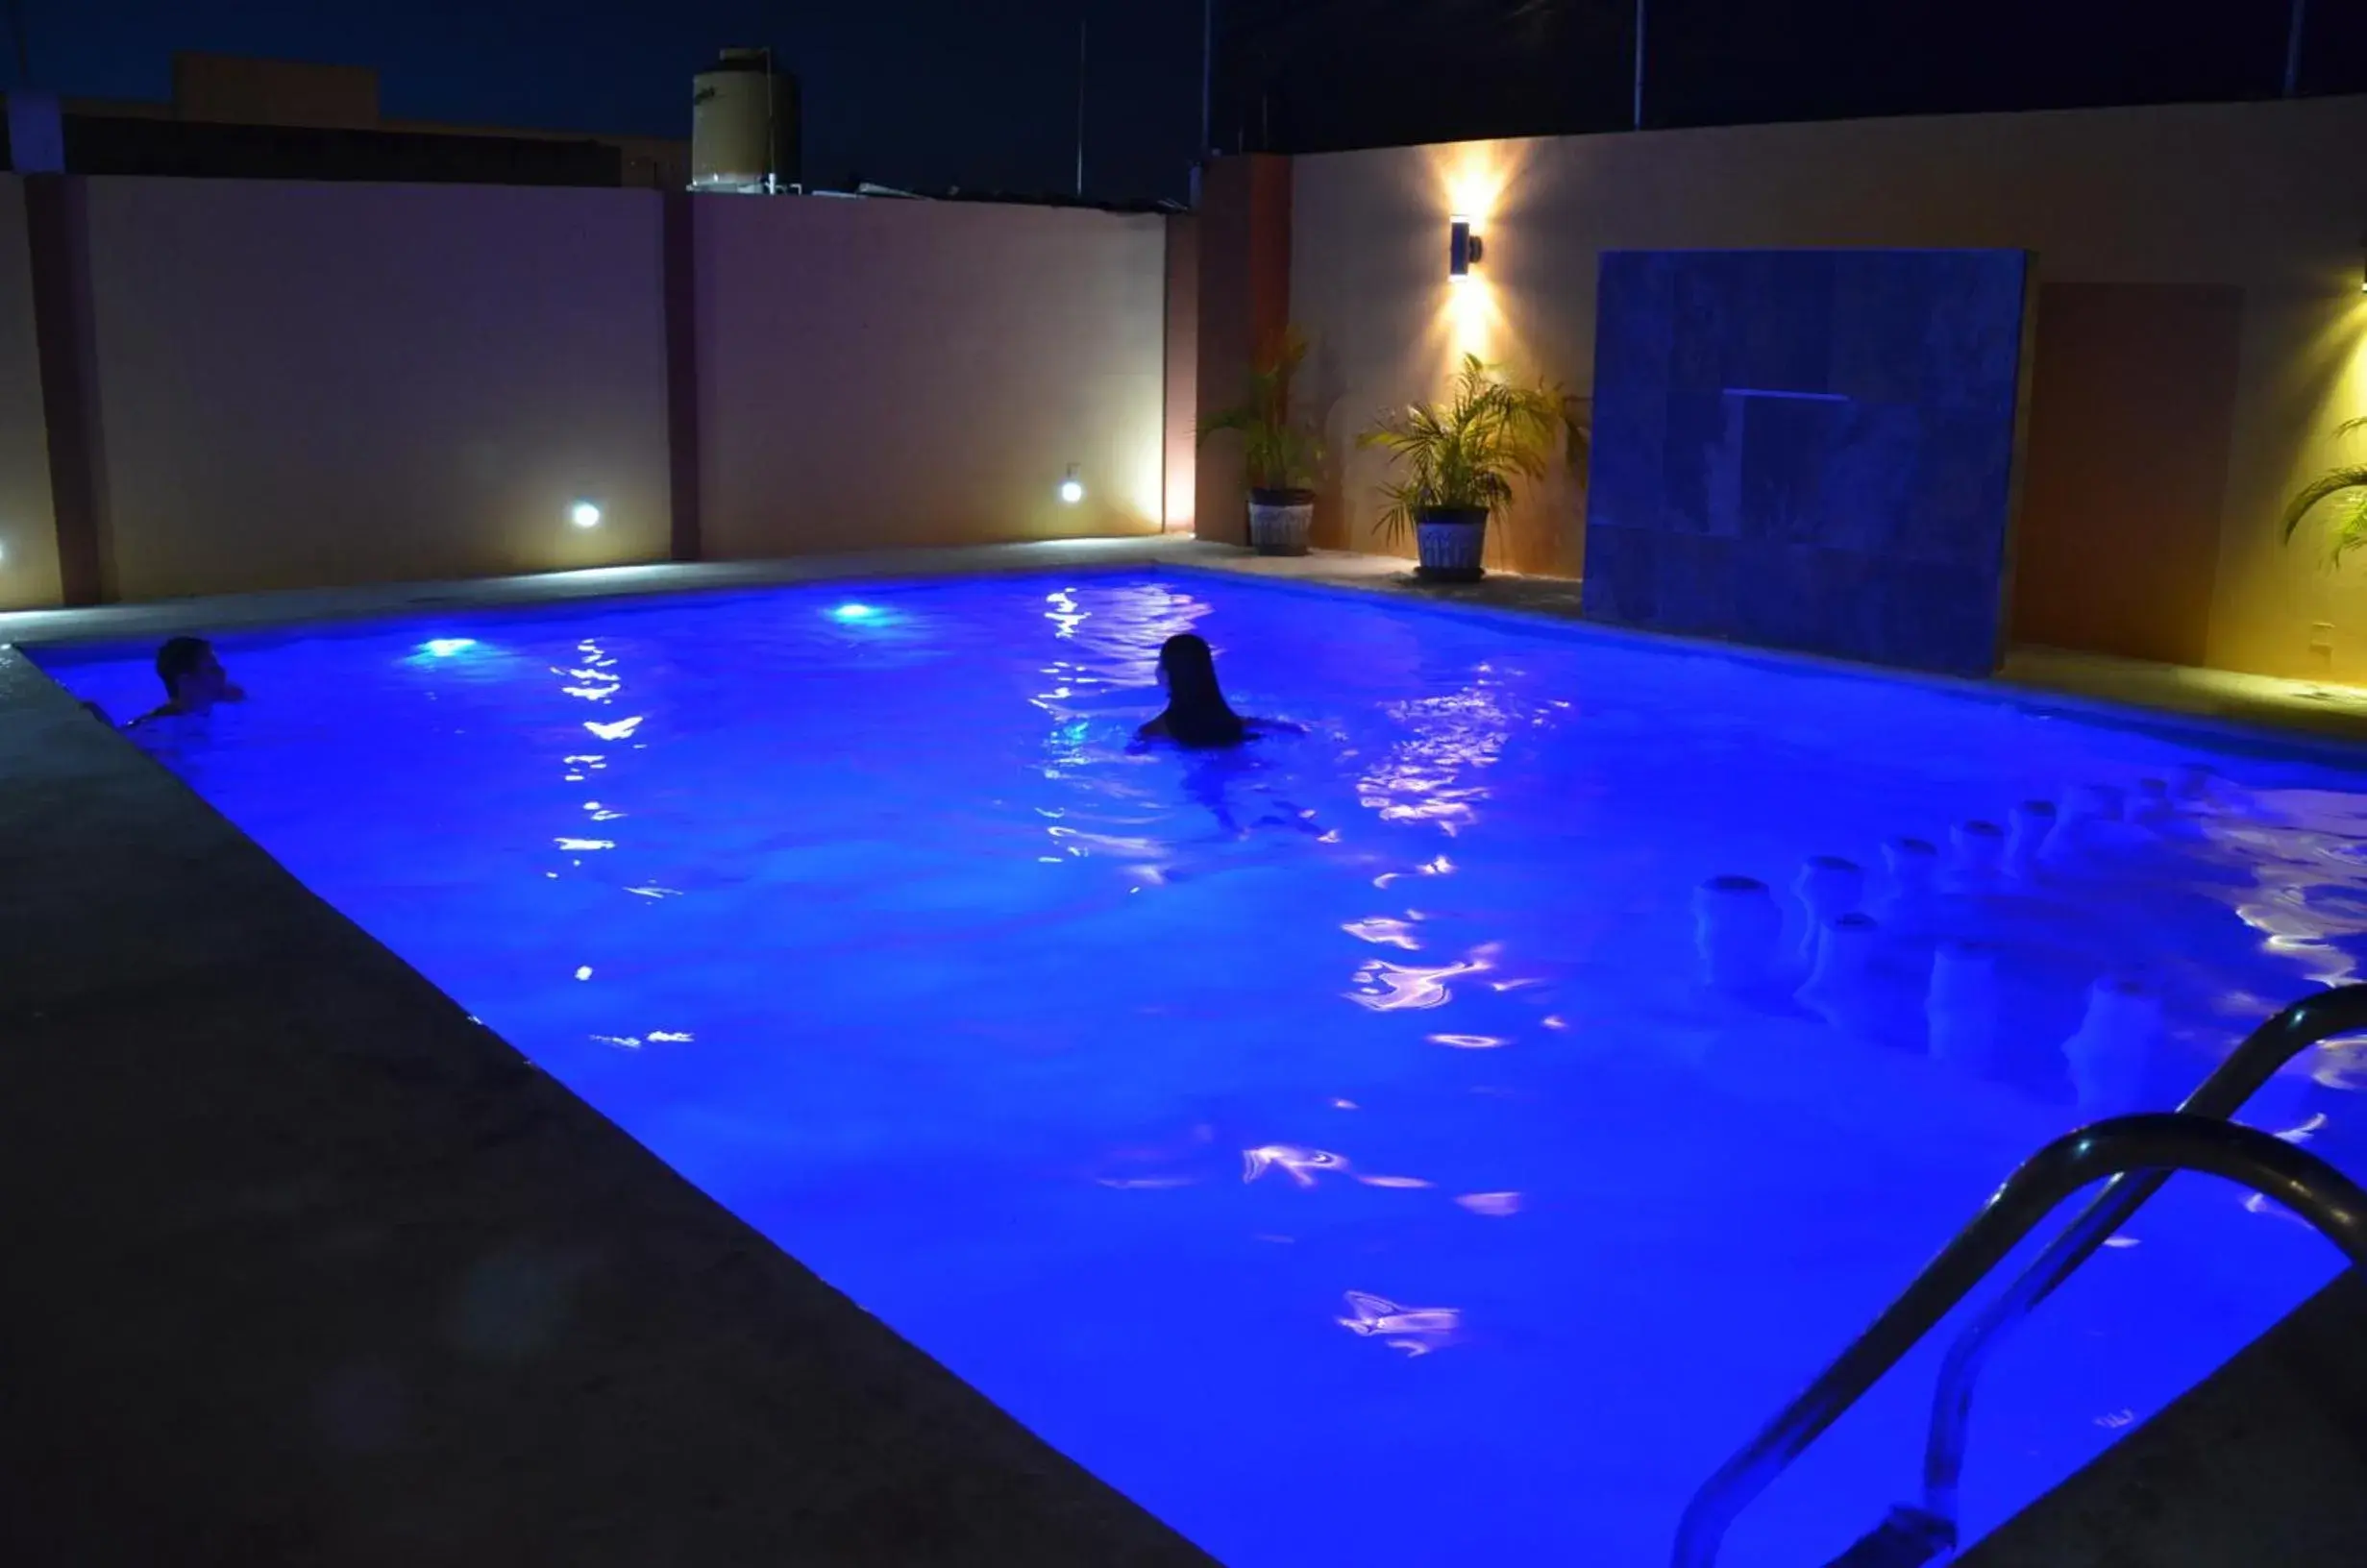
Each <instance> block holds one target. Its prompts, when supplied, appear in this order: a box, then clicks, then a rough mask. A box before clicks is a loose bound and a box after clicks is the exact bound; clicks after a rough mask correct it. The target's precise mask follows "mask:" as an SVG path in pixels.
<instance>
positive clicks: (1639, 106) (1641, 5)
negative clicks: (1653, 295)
mask: <svg viewBox="0 0 2367 1568" xmlns="http://www.w3.org/2000/svg"><path fill="white" fill-rule="evenodd" d="M1649 3H1650V0H1636V120H1635V129H1637V130H1639V131H1640V130H1642V129H1643V23H1644V15H1643V13H1644V10H1645V8H1646V7H1647V6H1648V5H1649ZM2300 3H2301V0H2294V4H2296V5H2299V4H2300Z"/></svg>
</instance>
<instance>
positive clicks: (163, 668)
mask: <svg viewBox="0 0 2367 1568" xmlns="http://www.w3.org/2000/svg"><path fill="white" fill-rule="evenodd" d="M156 673H157V678H158V679H159V680H160V681H162V682H163V683H164V695H165V696H166V697H168V698H171V699H172V701H173V702H174V703H175V704H176V705H177V706H180V707H183V708H189V709H196V710H203V709H206V708H210V707H211V706H213V704H215V703H216V702H219V701H221V700H222V699H223V698H225V697H226V696H227V695H228V694H229V692H230V676H229V674H226V673H225V672H224V671H223V669H222V661H221V660H220V659H218V658H216V657H214V652H213V645H212V644H211V643H210V642H208V641H206V639H204V638H203V637H175V638H173V639H171V640H170V641H168V642H167V643H165V645H164V646H163V647H162V648H160V649H157V650H156Z"/></svg>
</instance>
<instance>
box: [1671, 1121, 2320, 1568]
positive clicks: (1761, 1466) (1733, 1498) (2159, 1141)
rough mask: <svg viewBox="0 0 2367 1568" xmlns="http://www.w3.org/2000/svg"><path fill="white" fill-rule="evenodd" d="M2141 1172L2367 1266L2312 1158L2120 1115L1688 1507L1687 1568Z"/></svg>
mask: <svg viewBox="0 0 2367 1568" xmlns="http://www.w3.org/2000/svg"><path fill="white" fill-rule="evenodd" d="M2132 1170H2149V1171H2153V1170H2199V1171H2204V1172H2207V1173H2208V1174H2210V1175H2214V1176H2221V1177H2225V1178H2226V1179H2227V1180H2229V1181H2231V1182H2234V1183H2237V1184H2238V1185H2240V1186H2243V1187H2248V1188H2252V1189H2253V1190H2254V1191H2256V1192H2258V1193H2260V1194H2262V1195H2263V1196H2265V1197H2269V1198H2273V1199H2275V1200H2276V1201H2277V1202H2279V1203H2281V1204H2282V1205H2283V1206H2284V1207H2286V1208H2287V1209H2290V1210H2292V1211H2293V1213H2296V1214H2298V1215H2300V1216H2301V1217H2302V1218H2303V1219H2305V1220H2306V1221H2308V1222H2309V1223H2310V1224H2311V1225H2313V1226H2315V1227H2316V1228H2317V1229H2318V1231H2319V1232H2320V1234H2322V1235H2324V1236H2325V1237H2327V1238H2328V1239H2329V1240H2330V1241H2332V1242H2333V1243H2334V1244H2335V1245H2336V1246H2338V1247H2340V1248H2341V1249H2342V1250H2343V1252H2344V1253H2345V1254H2347V1255H2348V1256H2349V1257H2350V1259H2351V1261H2352V1262H2355V1263H2359V1264H2362V1265H2367V1192H2362V1191H2361V1190H2360V1189H2359V1188H2358V1187H2357V1185H2356V1184H2355V1183H2354V1182H2353V1181H2352V1180H2351V1179H2350V1178H2349V1177H2347V1176H2345V1175H2343V1174H2342V1173H2341V1172H2340V1171H2338V1170H2336V1169H2334V1167H2333V1166H2331V1165H2330V1164H2327V1163H2326V1162H2325V1161H2323V1160H2320V1159H2319V1158H2318V1157H2317V1156H2316V1155H2313V1154H2311V1153H2309V1152H2308V1151H2307V1150H2305V1149H2301V1148H2297V1147H2295V1146H2294V1145H2293V1144H2290V1143H2287V1142H2284V1141H2283V1140H2282V1139H2277V1138H2274V1137H2271V1136H2270V1135H2269V1134H2267V1133H2263V1132H2260V1131H2258V1130H2256V1129H2255V1128H2251V1127H2246V1126H2243V1125H2241V1124H2240V1123H2236V1122H2231V1121H2225V1120H2220V1119H2217V1118H2214V1117H2211V1116H2206V1115H2193V1114H2191V1113H2186V1112H2177V1111H2170V1112H2157V1113H2154V1114H2151V1115H2136V1116H2118V1117H2115V1118H2113V1119H2111V1120H2109V1121H2100V1122H2098V1123H2096V1124H2095V1125H2094V1126H2092V1127H2087V1128H2083V1129H2082V1130H2081V1131H2079V1132H2075V1133H2069V1134H2066V1135H2064V1136H2063V1137H2061V1138H2059V1139H2056V1140H2055V1141H2054V1142H2052V1143H2049V1144H2048V1145H2047V1146H2046V1147H2045V1148H2043V1149H2040V1150H2039V1151H2038V1152H2037V1153H2036V1154H2034V1155H2033V1156H2031V1157H2030V1158H2029V1159H2028V1160H2026V1161H2024V1162H2023V1163H2022V1164H2021V1165H2020V1166H2019V1167H2018V1168H2016V1169H2015V1171H2014V1172H2013V1174H2012V1175H2010V1176H2009V1177H2007V1178H2006V1183H2005V1185H2004V1186H2003V1187H2001V1188H1998V1189H1997V1193H1996V1195H1995V1196H1994V1197H1992V1198H1990V1199H1989V1201H1988V1202H1987V1203H1986V1204H1985V1206H1983V1208H1982V1210H1981V1213H1979V1214H1977V1215H1975V1216H1974V1217H1973V1221H1972V1223H1971V1224H1969V1225H1967V1226H1965V1227H1964V1229H1963V1230H1961V1231H1960V1232H1958V1233H1957V1237H1956V1239H1955V1240H1953V1241H1951V1242H1949V1243H1948V1245H1947V1246H1946V1247H1945V1248H1943V1249H1941V1251H1940V1254H1939V1256H1938V1257H1936V1258H1935V1259H1933V1260H1932V1261H1931V1262H1930V1263H1928V1264H1926V1265H1925V1266H1924V1269H1923V1272H1922V1273H1921V1274H1918V1275H1917V1276H1916V1277H1915V1281H1914V1283H1913V1284H1912V1285H1910V1286H1908V1287H1907V1290H1906V1293H1905V1294H1903V1295H1901V1296H1900V1297H1899V1298H1898V1300H1897V1301H1895V1302H1893V1303H1891V1305H1890V1307H1889V1309H1888V1310H1887V1311H1885V1312H1884V1313H1883V1314H1882V1315H1881V1316H1880V1317H1878V1318H1876V1319H1875V1320H1874V1322H1873V1326H1872V1327H1870V1328H1868V1329H1867V1330H1866V1331H1865V1333H1863V1334H1862V1335H1859V1336H1858V1340H1857V1342H1856V1343H1855V1344H1852V1345H1851V1346H1850V1347H1849V1348H1848V1349H1847V1350H1845V1351H1843V1352H1842V1353H1841V1355H1840V1358H1839V1359H1838V1360H1836V1361H1835V1362H1834V1363H1833V1364H1832V1365H1831V1366H1830V1367H1828V1368H1826V1369H1825V1371H1824V1373H1823V1374H1822V1375H1821V1376H1820V1377H1818V1378H1817V1379H1816V1381H1815V1382H1814V1383H1812V1384H1809V1386H1808V1388H1807V1390H1806V1391H1805V1392H1803V1393H1802V1394H1801V1395H1800V1396H1799V1397H1798V1398H1797V1399H1795V1400H1793V1401H1792V1402H1791V1404H1789V1405H1788V1406H1787V1407H1786V1408H1785V1409H1784V1410H1783V1411H1782V1412H1781V1413H1780V1414H1778V1415H1777V1416H1776V1418H1775V1419H1774V1420H1773V1421H1771V1422H1769V1423H1768V1424H1767V1426H1766V1427H1765V1428H1764V1429H1763V1430H1762V1431H1761V1433H1759V1435H1758V1436H1756V1437H1754V1438H1752V1439H1751V1441H1750V1442H1749V1443H1748V1444H1747V1445H1746V1446H1745V1447H1744V1448H1743V1449H1742V1451H1741V1452H1740V1453H1738V1454H1737V1455H1736V1456H1735V1457H1734V1458H1731V1459H1728V1460H1727V1461H1726V1462H1725V1464H1723V1465H1721V1466H1720V1467H1719V1468H1718V1471H1717V1474H1715V1475H1714V1476H1712V1477H1711V1478H1710V1479H1709V1481H1708V1482H1705V1483H1704V1484H1703V1485H1702V1487H1701V1489H1700V1490H1699V1491H1697V1492H1695V1493H1694V1494H1693V1499H1692V1501H1691V1502H1690V1503H1689V1504H1688V1505H1686V1509H1685V1516H1684V1518H1683V1519H1682V1520H1681V1521H1680V1522H1679V1523H1678V1526H1677V1542H1676V1551H1675V1553H1674V1555H1673V1556H1672V1558H1671V1560H1672V1561H1673V1563H1674V1564H1675V1568H1711V1565H1712V1564H1714V1563H1715V1562H1716V1561H1717V1552H1718V1547H1719V1544H1720V1543H1721V1542H1722V1541H1724V1539H1725V1536H1726V1530H1727V1527H1728V1526H1729V1525H1731V1524H1733V1523H1734V1520H1735V1518H1736V1516H1737V1515H1738V1514H1739V1513H1740V1512H1741V1511H1742V1510H1743V1509H1744V1508H1745V1507H1749V1506H1750V1504H1751V1502H1752V1501H1753V1500H1754V1499H1756V1498H1757V1497H1758V1496H1759V1494H1760V1493H1762V1492H1763V1491H1765V1490H1766V1488H1767V1486H1768V1485H1769V1484H1770V1483H1771V1482H1773V1481H1774V1480H1775V1478H1776V1477H1777V1476H1778V1475H1780V1474H1782V1473H1783V1471H1784V1469H1785V1467H1786V1466H1788V1464H1790V1462H1791V1461H1792V1460H1793V1459H1794V1458H1798V1456H1799V1454H1800V1452H1801V1451H1802V1450H1803V1449H1805V1448H1807V1447H1808V1445H1809V1444H1810V1443H1812V1442H1813V1441H1815V1439H1816V1438H1817V1436H1818V1435H1819V1434H1820V1433H1823V1432H1824V1430H1825V1429H1826V1428H1827V1427H1830V1426H1831V1425H1832V1424H1833V1423H1834V1421H1835V1420H1837V1418H1838V1417H1839V1416H1840V1414H1841V1412H1842V1411H1843V1410H1846V1409H1848V1408H1849V1407H1850V1406H1851V1405H1853V1404H1855V1403H1856V1402H1857V1400H1858V1398H1859V1396H1860V1395H1862V1394H1863V1393H1864V1392H1865V1391H1866V1389H1868V1388H1870V1387H1872V1386H1873V1385H1874V1384H1875V1383H1876V1382H1877V1381H1878V1380H1879V1379H1880V1378H1881V1377H1882V1375H1883V1374H1884V1373H1886V1372H1887V1371H1889V1370H1890V1368H1891V1367H1893V1366H1895V1365H1897V1364H1898V1362H1899V1359H1900V1358H1901V1357H1903V1356H1905V1355H1906V1354H1907V1352H1908V1351H1909V1350H1910V1349H1911V1348H1912V1347H1913V1346H1914V1344H1915V1343H1916V1342H1917V1341H1918V1340H1920V1339H1921V1338H1922V1337H1923V1336H1924V1335H1926V1334H1929V1333H1930V1332H1931V1330H1932V1326H1933V1325H1934V1324H1936V1323H1937V1322H1938V1321H1939V1320H1940V1319H1941V1318H1942V1317H1944V1316H1946V1315H1947V1313H1948V1311H1949V1310H1950V1309H1951V1308H1953V1307H1954V1306H1955V1305H1956V1304H1957V1303H1958V1302H1959V1301H1960V1300H1962V1299H1963V1297H1964V1295H1965V1293H1966V1292H1967V1291H1969V1290H1971V1289H1972V1288H1973V1286H1976V1285H1978V1284H1980V1283H1981V1281H1982V1280H1983V1279H1984V1278H1985V1277H1986V1276H1987V1274H1988V1272H1989V1271H1990V1270H1991V1269H1993V1268H1995V1267H1996V1266H1997V1265H1998V1263H1999V1262H2002V1261H2004V1259H2005V1257H2006V1256H2007V1254H2008V1253H2009V1252H2011V1251H2012V1250H2013V1248H2014V1246H2015V1245H2016V1244H2017V1243H2019V1242H2020V1241H2021V1240H2022V1238H2023V1237H2027V1236H2028V1235H2029V1234H2030V1233H2031V1232H2032V1231H2033V1230H2035V1229H2036V1228H2037V1227H2038V1225H2039V1223H2040V1222H2041V1221H2043V1220H2044V1219H2045V1218H2046V1217H2047V1215H2048V1214H2050V1213H2054V1212H2055V1210H2056V1209H2057V1208H2059V1206H2060V1205H2061V1204H2062V1202H2063V1200H2064V1199H2066V1198H2068V1197H2070V1196H2071V1195H2072V1194H2073V1193H2074V1192H2077V1191H2078V1190H2079V1189H2080V1188H2083V1187H2085V1186H2086V1185H2087V1184H2088V1183H2090V1182H2092V1181H2096V1180H2098V1179H2099V1178H2102V1177H2106V1176H2113V1175H2118V1174H2120V1173H2121V1172H2124V1171H2132Z"/></svg>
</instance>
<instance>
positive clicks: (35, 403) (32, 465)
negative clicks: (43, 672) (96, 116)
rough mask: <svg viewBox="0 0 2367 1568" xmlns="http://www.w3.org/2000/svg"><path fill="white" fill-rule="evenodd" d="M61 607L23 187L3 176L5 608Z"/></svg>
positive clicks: (1, 520)
mask: <svg viewBox="0 0 2367 1568" xmlns="http://www.w3.org/2000/svg"><path fill="white" fill-rule="evenodd" d="M56 602H58V539H57V533H56V530H55V526H54V524H53V522H52V519H51V516H50V510H49V449H48V436H47V426H46V425H45V424H44V423H43V421H42V418H41V377H40V366H39V363H38V361H37V357H36V355H35V347H34V336H33V271H32V266H31V259H30V253H29V252H28V251H27V250H26V246H25V201H24V182H23V181H22V180H20V179H18V178H17V177H16V176H14V175H0V608H7V609H22V608H27V607H30V606H33V605H38V604H55V603H56Z"/></svg>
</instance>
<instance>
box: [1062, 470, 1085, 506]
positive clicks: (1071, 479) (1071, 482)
mask: <svg viewBox="0 0 2367 1568" xmlns="http://www.w3.org/2000/svg"><path fill="white" fill-rule="evenodd" d="M1060 499H1061V500H1062V501H1064V502H1068V503H1069V504H1070V505H1072V506H1073V505H1075V504H1076V503H1077V502H1080V501H1083V500H1084V499H1085V481H1084V480H1083V479H1080V478H1077V477H1076V465H1075V464H1074V463H1071V464H1070V465H1069V475H1068V478H1064V479H1062V480H1061V481H1060Z"/></svg>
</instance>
